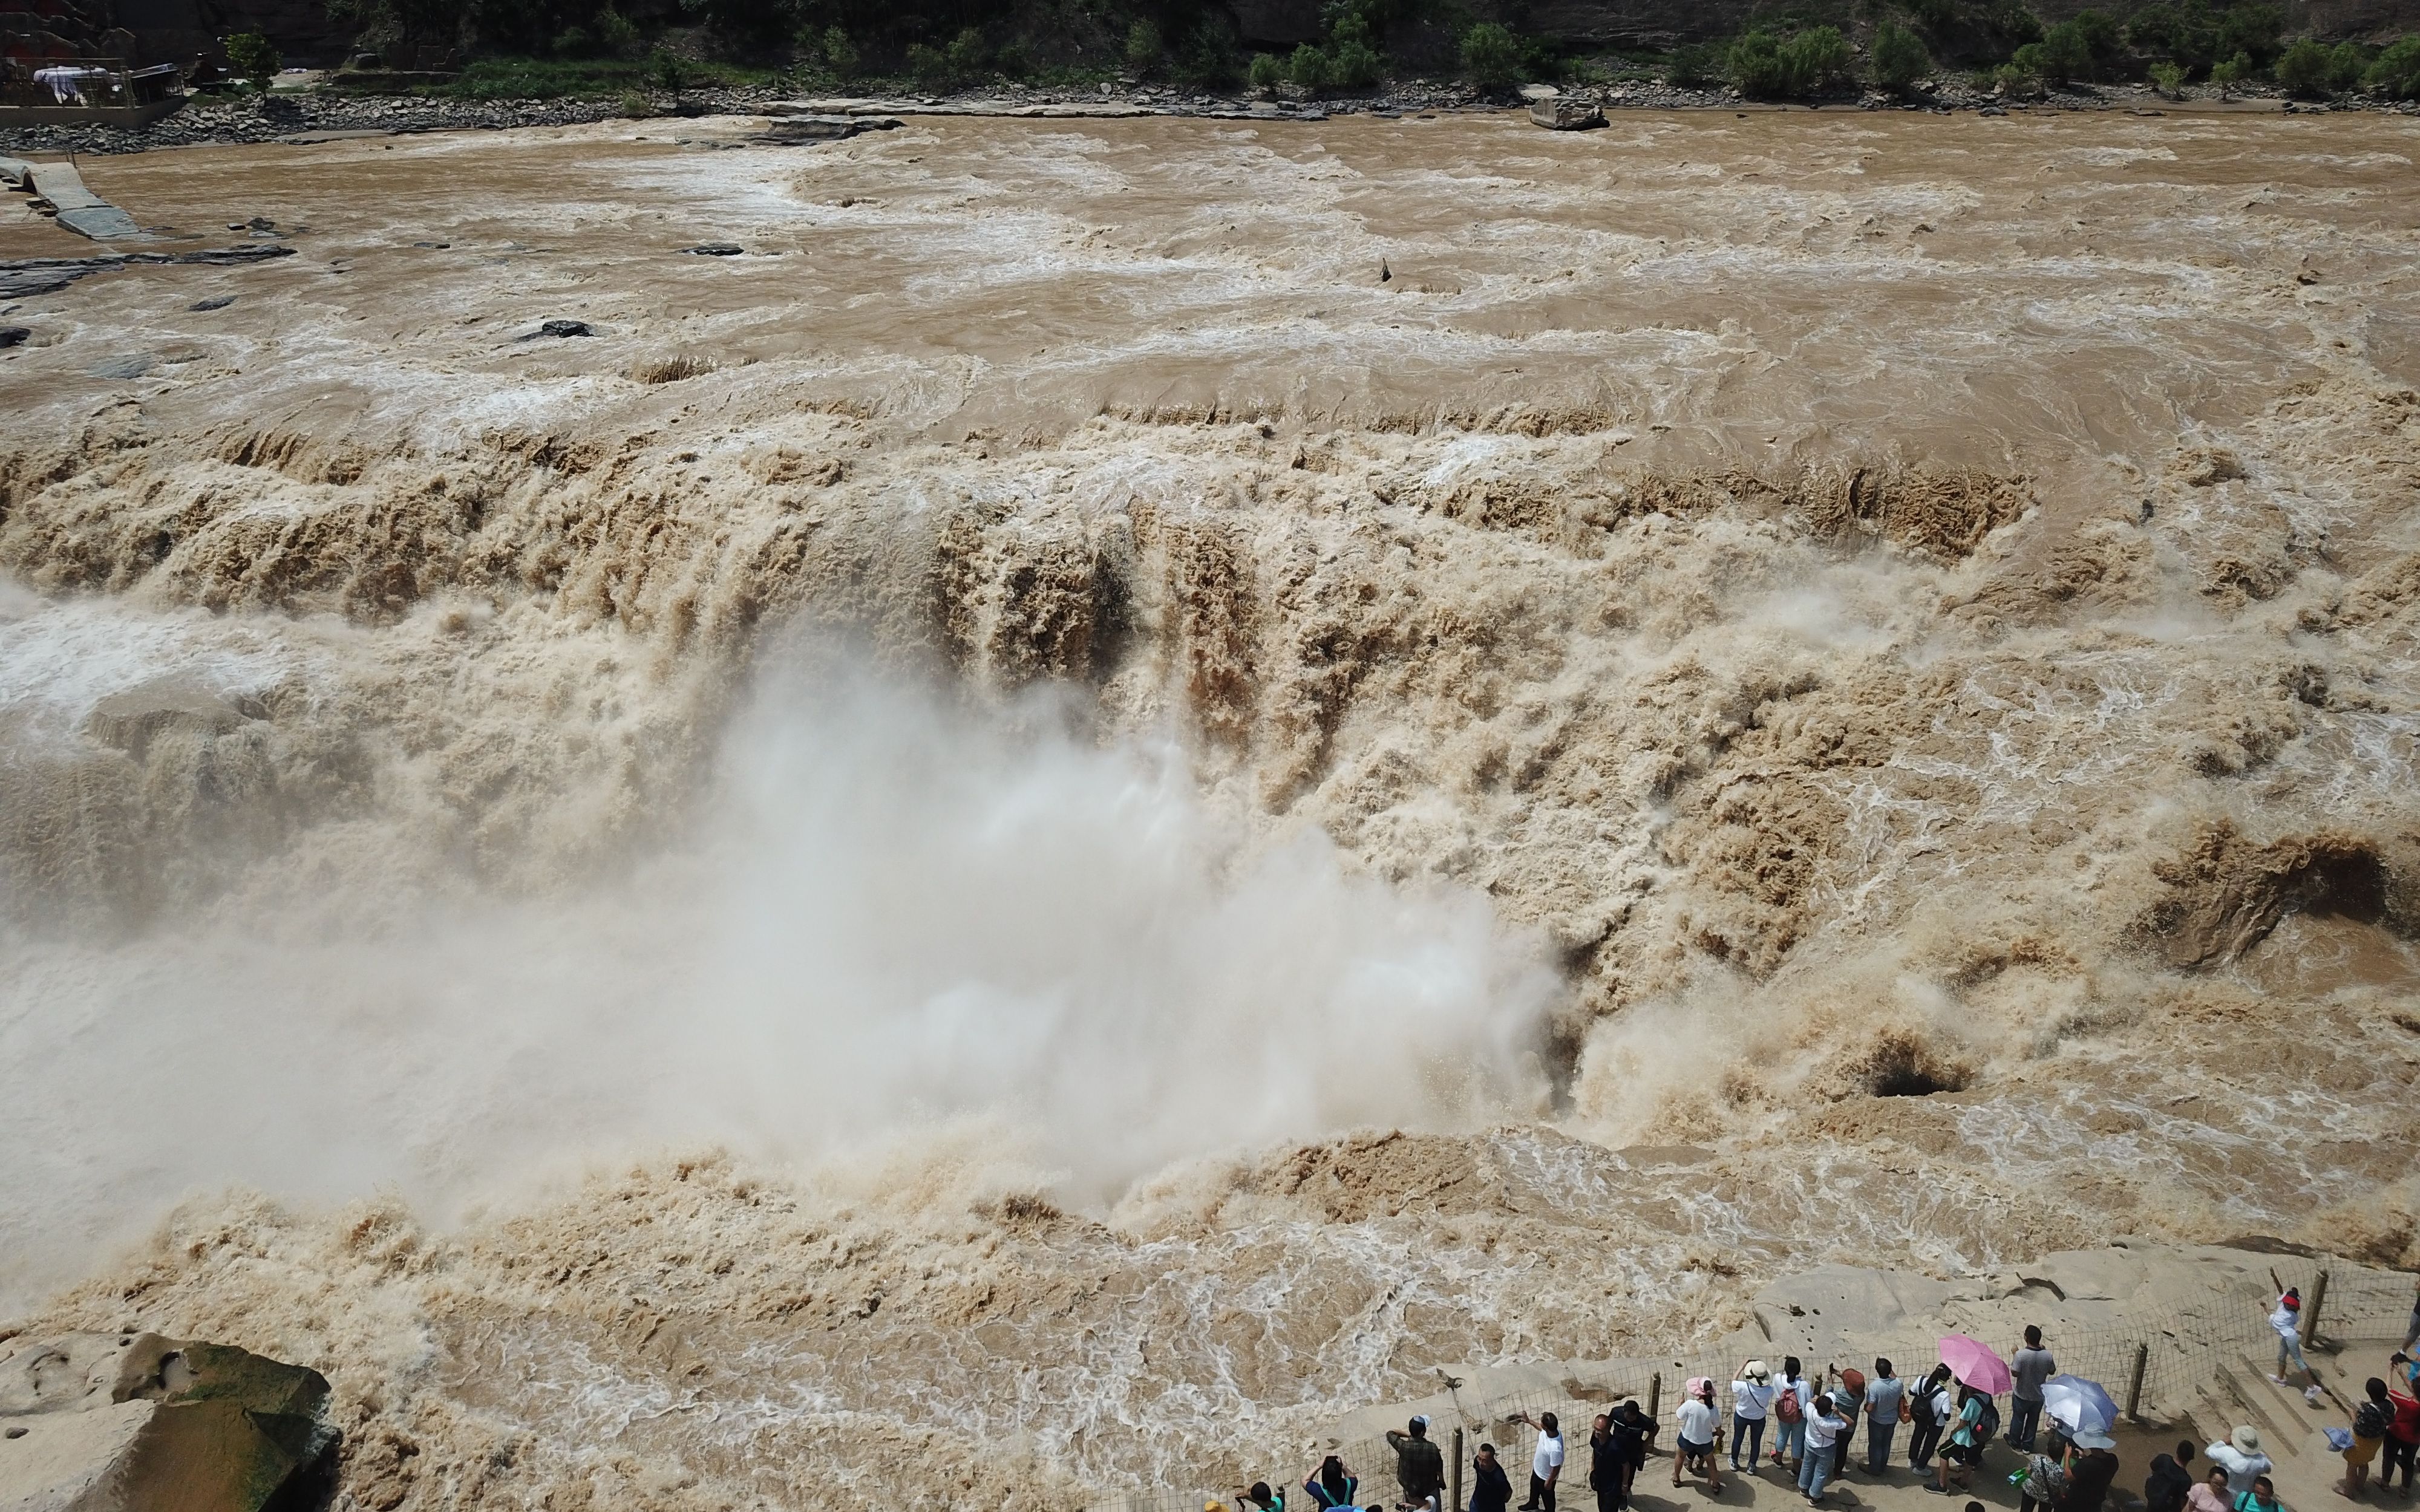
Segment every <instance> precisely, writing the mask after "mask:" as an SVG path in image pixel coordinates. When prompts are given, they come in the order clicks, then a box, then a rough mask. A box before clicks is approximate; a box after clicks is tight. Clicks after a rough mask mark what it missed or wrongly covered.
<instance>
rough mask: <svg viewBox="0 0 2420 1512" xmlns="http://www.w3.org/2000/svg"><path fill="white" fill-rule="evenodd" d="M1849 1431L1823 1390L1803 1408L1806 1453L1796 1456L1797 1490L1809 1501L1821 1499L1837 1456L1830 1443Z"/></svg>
mask: <svg viewBox="0 0 2420 1512" xmlns="http://www.w3.org/2000/svg"><path fill="white" fill-rule="evenodd" d="M1848 1431H1849V1420H1848V1419H1847V1418H1845V1417H1842V1416H1841V1415H1840V1413H1839V1411H1838V1409H1837V1408H1835V1407H1834V1406H1833V1405H1832V1394H1831V1393H1829V1392H1825V1393H1824V1394H1823V1395H1822V1396H1818V1397H1816V1398H1815V1400H1814V1401H1813V1402H1811V1403H1809V1404H1808V1405H1807V1452H1806V1453H1805V1454H1802V1455H1800V1456H1799V1457H1798V1489H1800V1490H1802V1491H1805V1492H1806V1493H1807V1502H1808V1503H1809V1504H1813V1503H1816V1502H1820V1501H1822V1500H1823V1483H1824V1482H1825V1481H1827V1480H1829V1479H1830V1478H1831V1475H1832V1466H1833V1464H1834V1463H1835V1462H1836V1460H1837V1458H1838V1454H1837V1451H1836V1449H1835V1448H1834V1445H1836V1444H1838V1443H1839V1442H1840V1435H1841V1434H1843V1433H1846V1432H1848Z"/></svg>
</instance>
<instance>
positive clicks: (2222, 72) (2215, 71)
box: [2210, 53, 2252, 100]
mask: <svg viewBox="0 0 2420 1512" xmlns="http://www.w3.org/2000/svg"><path fill="white" fill-rule="evenodd" d="M2250 77H2252V54H2249V53H2238V54H2235V55H2234V56H2233V57H2231V58H2222V59H2221V60H2219V61H2218V62H2217V63H2214V64H2212V65H2211V70H2210V82H2211V83H2212V84H2214V85H2218V98H2219V99H2221V100H2225V99H2226V91H2227V88H2228V86H2229V85H2239V84H2242V82H2243V81H2244V80H2246V79H2248V78H2250Z"/></svg>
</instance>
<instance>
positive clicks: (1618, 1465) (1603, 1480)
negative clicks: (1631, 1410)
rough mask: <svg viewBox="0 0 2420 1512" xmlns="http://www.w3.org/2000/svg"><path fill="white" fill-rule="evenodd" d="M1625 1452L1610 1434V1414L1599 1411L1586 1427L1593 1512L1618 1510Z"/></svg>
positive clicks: (1627, 1453)
mask: <svg viewBox="0 0 2420 1512" xmlns="http://www.w3.org/2000/svg"><path fill="white" fill-rule="evenodd" d="M1629 1459H1630V1455H1629V1451H1627V1450H1625V1449H1623V1448H1622V1447H1621V1441H1620V1440H1618V1439H1616V1438H1615V1437H1614V1436H1613V1415H1612V1414H1611V1413H1609V1412H1599V1413H1598V1414H1597V1415H1596V1422H1595V1423H1594V1424H1592V1425H1590V1427H1589V1482H1588V1483H1589V1489H1590V1490H1592V1491H1594V1492H1596V1512H1621V1502H1622V1495H1621V1492H1622V1484H1621V1471H1622V1467H1623V1466H1624V1465H1626V1464H1627V1463H1628V1462H1629Z"/></svg>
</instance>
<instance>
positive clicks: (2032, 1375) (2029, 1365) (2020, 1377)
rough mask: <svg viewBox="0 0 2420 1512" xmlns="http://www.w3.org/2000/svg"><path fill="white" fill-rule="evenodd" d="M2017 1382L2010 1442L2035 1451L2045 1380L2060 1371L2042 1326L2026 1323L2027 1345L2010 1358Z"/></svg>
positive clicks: (2011, 1396)
mask: <svg viewBox="0 0 2420 1512" xmlns="http://www.w3.org/2000/svg"><path fill="white" fill-rule="evenodd" d="M2057 1374H2058V1362H2057V1361H2056V1360H2054V1359H2052V1358H2051V1355H2050V1351H2049V1350H2045V1349H2043V1348H2042V1333H2041V1329H2040V1327H2039V1326H2037V1325H2035V1324H2032V1323H2027V1324H2026V1325H2025V1347H2024V1349H2022V1350H2018V1351H2017V1357H2016V1358H2015V1359H2013V1360H2011V1361H2009V1375H2010V1376H2011V1377H2013V1378H2014V1379H2015V1381H2016V1384H2015V1386H2014V1387H2012V1388H2011V1389H2010V1390H2009V1444H2010V1446H2011V1447H2014V1448H2017V1449H2022V1450H2024V1452H2025V1453H2026V1454H2031V1453H2033V1452H2034V1436H2035V1434H2036V1433H2037V1432H2038V1431H2039V1430H2040V1427H2041V1412H2042V1382H2043V1381H2048V1380H2049V1379H2050V1378H2051V1377H2053V1376H2055V1375H2057Z"/></svg>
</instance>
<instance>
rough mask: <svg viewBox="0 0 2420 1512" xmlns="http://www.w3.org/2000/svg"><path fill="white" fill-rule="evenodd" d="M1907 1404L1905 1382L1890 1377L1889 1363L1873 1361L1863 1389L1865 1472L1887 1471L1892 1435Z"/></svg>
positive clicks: (1878, 1472)
mask: <svg viewBox="0 0 2420 1512" xmlns="http://www.w3.org/2000/svg"><path fill="white" fill-rule="evenodd" d="M1906 1402H1907V1382H1905V1381H1901V1380H1900V1379H1899V1377H1897V1376H1895V1375H1893V1374H1891V1363H1890V1362H1889V1361H1888V1360H1876V1361H1875V1362H1874V1379H1873V1380H1872V1381H1871V1382H1869V1384H1868V1385H1867V1387H1866V1473H1867V1474H1869V1475H1880V1474H1881V1473H1883V1472H1884V1471H1886V1470H1888V1469H1890V1452H1891V1435H1893V1434H1895V1433H1897V1432H1898V1431H1899V1420H1900V1415H1901V1414H1902V1412H1904V1410H1905V1406H1906Z"/></svg>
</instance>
